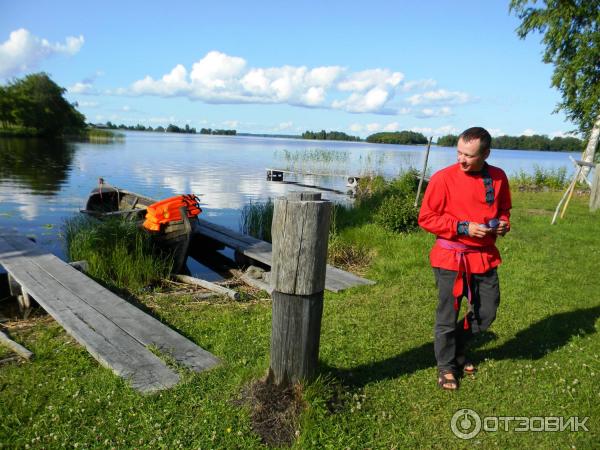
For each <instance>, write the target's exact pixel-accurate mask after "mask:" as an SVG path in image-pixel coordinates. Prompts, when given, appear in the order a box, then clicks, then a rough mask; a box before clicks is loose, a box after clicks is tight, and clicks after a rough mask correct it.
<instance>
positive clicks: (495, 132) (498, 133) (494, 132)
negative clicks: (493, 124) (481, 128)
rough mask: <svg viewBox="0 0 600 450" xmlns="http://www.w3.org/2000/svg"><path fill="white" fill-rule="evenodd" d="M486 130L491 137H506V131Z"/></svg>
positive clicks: (498, 129) (497, 129)
mask: <svg viewBox="0 0 600 450" xmlns="http://www.w3.org/2000/svg"><path fill="white" fill-rule="evenodd" d="M486 130H488V133H490V135H491V136H492V137H495V136H502V135H505V134H506V133H505V132H504V131H502V130H501V129H500V128H486Z"/></svg>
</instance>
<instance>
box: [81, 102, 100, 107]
mask: <svg viewBox="0 0 600 450" xmlns="http://www.w3.org/2000/svg"><path fill="white" fill-rule="evenodd" d="M77 105H79V106H81V107H82V108H97V107H98V102H77Z"/></svg>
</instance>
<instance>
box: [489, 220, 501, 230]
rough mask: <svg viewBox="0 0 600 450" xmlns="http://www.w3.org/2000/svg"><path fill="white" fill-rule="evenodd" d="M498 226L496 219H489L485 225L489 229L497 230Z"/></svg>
mask: <svg viewBox="0 0 600 450" xmlns="http://www.w3.org/2000/svg"><path fill="white" fill-rule="evenodd" d="M498 225H500V221H499V220H498V219H491V220H490V221H489V222H488V223H487V226H488V227H490V228H498Z"/></svg>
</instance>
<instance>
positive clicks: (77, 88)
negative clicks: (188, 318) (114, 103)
mask: <svg viewBox="0 0 600 450" xmlns="http://www.w3.org/2000/svg"><path fill="white" fill-rule="evenodd" d="M67 91H69V93H70V94H95V93H96V92H95V90H94V87H93V86H92V85H91V84H90V83H80V82H78V83H75V84H74V85H73V86H69V87H68V88H67Z"/></svg>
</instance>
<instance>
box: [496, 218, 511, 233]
mask: <svg viewBox="0 0 600 450" xmlns="http://www.w3.org/2000/svg"><path fill="white" fill-rule="evenodd" d="M509 231H510V226H509V225H508V222H506V221H505V220H501V221H500V223H499V224H498V228H496V234H497V235H498V236H504V235H505V234H506V233H508V232H509Z"/></svg>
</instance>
